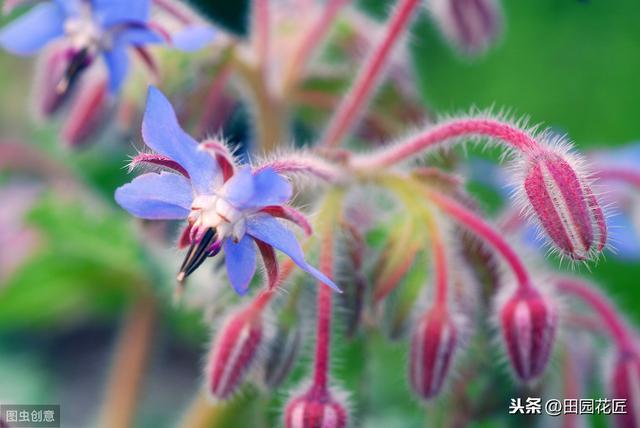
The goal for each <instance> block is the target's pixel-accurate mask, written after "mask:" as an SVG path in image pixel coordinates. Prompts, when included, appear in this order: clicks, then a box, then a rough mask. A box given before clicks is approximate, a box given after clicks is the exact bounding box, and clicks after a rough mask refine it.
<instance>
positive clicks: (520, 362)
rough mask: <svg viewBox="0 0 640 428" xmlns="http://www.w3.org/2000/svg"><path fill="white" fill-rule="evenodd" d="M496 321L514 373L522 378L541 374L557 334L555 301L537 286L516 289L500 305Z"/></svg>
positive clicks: (528, 378) (524, 379)
mask: <svg viewBox="0 0 640 428" xmlns="http://www.w3.org/2000/svg"><path fill="white" fill-rule="evenodd" d="M499 322H500V328H501V330H502V338H503V340H504V345H505V348H506V351H507V354H508V356H509V360H510V362H511V366H512V367H513V370H514V372H515V375H516V376H517V377H518V378H519V379H520V380H522V381H525V382H528V381H530V380H533V379H534V378H536V377H538V376H540V375H542V373H543V372H544V370H545V369H546V367H547V364H548V362H549V358H550V356H551V350H552V349H553V345H554V341H555V336H556V330H557V325H558V313H557V309H556V307H555V305H554V304H553V303H552V302H551V301H550V300H549V299H548V298H546V297H545V296H543V295H542V294H541V293H540V292H538V291H536V290H522V291H521V290H518V291H516V293H515V294H514V295H513V296H512V297H511V298H509V299H507V300H506V301H505V302H504V303H503V304H502V305H501V306H500V307H499Z"/></svg>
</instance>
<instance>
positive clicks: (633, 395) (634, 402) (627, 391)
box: [610, 353, 640, 428]
mask: <svg viewBox="0 0 640 428" xmlns="http://www.w3.org/2000/svg"><path fill="white" fill-rule="evenodd" d="M610 390H611V394H612V396H613V397H612V398H614V399H619V400H625V401H624V403H625V404H626V405H625V408H624V411H623V412H622V411H621V412H619V414H617V415H616V426H617V427H619V428H638V427H640V356H639V355H638V353H621V354H620V355H618V357H617V358H616V361H615V366H614V368H613V372H612V374H611V379H610Z"/></svg>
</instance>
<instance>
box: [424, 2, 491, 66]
mask: <svg viewBox="0 0 640 428" xmlns="http://www.w3.org/2000/svg"><path fill="white" fill-rule="evenodd" d="M428 5H429V10H430V12H431V15H432V16H433V18H434V20H435V21H436V23H437V24H438V26H439V27H440V30H441V31H442V32H443V33H444V35H445V36H446V37H447V38H448V39H449V40H450V41H451V43H453V44H454V45H455V46H456V47H457V48H458V49H460V51H462V53H464V54H467V55H477V54H480V53H482V52H483V51H484V50H485V49H486V48H487V47H488V46H489V45H490V44H491V43H493V42H494V41H495V39H496V38H497V37H498V34H499V33H500V29H501V27H502V17H501V14H500V8H499V7H498V4H497V1H496V0H431V1H430V2H429V3H428Z"/></svg>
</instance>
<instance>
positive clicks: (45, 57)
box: [34, 44, 71, 117]
mask: <svg viewBox="0 0 640 428" xmlns="http://www.w3.org/2000/svg"><path fill="white" fill-rule="evenodd" d="M70 61H71V55H70V54H69V48H68V47H67V46H66V45H64V44H55V45H53V46H51V47H48V48H47V49H45V51H44V53H43V54H42V57H41V58H40V59H39V60H38V66H37V67H36V75H35V85H34V101H35V104H36V105H37V109H38V113H39V114H41V115H42V116H44V117H49V116H51V115H52V114H54V113H55V112H56V111H57V110H58V109H59V108H60V106H62V104H63V103H64V101H65V100H66V99H67V97H68V95H69V93H70V91H69V90H67V91H60V90H59V89H58V85H59V84H60V81H62V79H63V78H64V75H65V72H66V70H67V67H68V66H69V63H70Z"/></svg>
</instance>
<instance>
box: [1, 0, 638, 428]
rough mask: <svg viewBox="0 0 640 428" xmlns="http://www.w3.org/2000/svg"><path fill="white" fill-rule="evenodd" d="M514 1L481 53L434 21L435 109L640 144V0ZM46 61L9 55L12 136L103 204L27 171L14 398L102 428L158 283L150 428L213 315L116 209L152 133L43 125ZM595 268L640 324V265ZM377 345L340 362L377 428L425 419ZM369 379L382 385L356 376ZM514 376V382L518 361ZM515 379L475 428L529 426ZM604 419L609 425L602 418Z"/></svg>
mask: <svg viewBox="0 0 640 428" xmlns="http://www.w3.org/2000/svg"><path fill="white" fill-rule="evenodd" d="M197 3H198V2H195V4H196V6H198V7H200V9H201V10H202V11H203V12H204V13H206V14H208V15H209V16H210V17H211V18H212V19H214V20H215V21H216V22H217V23H219V24H220V25H223V26H225V27H227V28H229V29H230V30H232V31H234V32H236V33H238V34H240V35H241V34H243V32H244V30H245V22H246V18H245V14H246V10H247V4H246V1H239V0H236V1H234V2H229V1H224V0H215V1H204V0H203V1H202V2H200V3H201V4H197ZM361 6H362V7H363V8H365V9H367V10H368V11H369V12H370V13H371V14H372V15H373V16H374V17H379V18H382V17H384V16H385V15H386V11H387V8H388V6H389V5H388V3H387V2H384V1H376V0H368V1H364V2H362V4H361ZM503 8H504V15H505V25H506V27H505V31H504V34H503V36H502V38H501V40H500V42H499V43H498V44H497V45H496V46H495V47H493V48H492V49H490V50H489V52H488V53H487V54H486V56H483V57H481V58H478V59H474V60H469V59H465V58H461V57H460V56H459V55H457V54H456V53H455V52H454V51H453V50H452V49H451V48H450V46H449V45H447V44H446V43H445V42H444V41H443V40H442V38H441V36H440V35H439V33H438V32H437V30H436V29H435V28H434V25H433V23H432V22H431V21H429V20H428V19H426V16H425V15H424V14H422V16H421V17H420V19H419V20H418V22H417V23H416V25H415V26H414V31H413V33H412V36H411V38H410V45H411V55H412V61H413V63H414V65H415V69H416V76H417V79H418V81H417V82H416V83H417V87H418V88H420V92H421V95H422V98H423V100H424V102H425V103H426V105H428V106H429V107H430V108H431V109H432V110H433V111H435V112H436V113H439V114H447V113H454V112H468V111H470V109H471V107H473V106H476V107H479V108H486V107H491V106H493V107H494V109H496V110H500V109H502V108H508V109H509V111H511V112H513V113H514V114H515V115H518V116H520V115H527V116H529V117H530V118H531V121H532V122H535V123H537V122H543V123H545V124H546V125H550V126H553V127H554V128H557V129H559V130H562V131H564V132H567V133H568V134H569V136H570V137H571V138H572V139H573V140H575V142H576V144H577V146H578V147H579V148H580V149H581V150H587V149H594V148H604V147H612V146H621V145H624V144H627V143H630V142H633V141H636V140H639V139H640V120H639V116H640V107H639V106H638V103H639V100H640V25H638V22H640V3H639V2H638V1H637V0H617V1H615V2H611V1H607V0H591V1H577V0H536V1H514V0H506V1H503ZM32 70H33V62H32V61H31V60H28V59H19V58H16V57H13V56H9V55H8V54H6V53H4V52H0V140H1V141H2V142H3V143H6V142H17V143H19V144H25V143H26V144H28V147H29V152H25V153H31V152H35V153H38V154H39V155H41V157H42V159H39V160H38V161H37V162H36V163H35V164H34V165H36V168H41V169H46V168H48V167H49V166H51V165H49V164H48V162H50V163H51V164H55V167H53V166H51V167H52V168H60V170H61V172H59V174H60V176H65V175H67V174H68V175H70V176H72V177H73V182H74V183H76V182H79V183H81V184H80V185H79V186H81V187H82V188H83V189H85V190H86V189H90V192H91V194H92V197H91V198H86V197H82V198H78V197H77V194H78V192H80V193H82V192H84V191H85V190H78V188H76V187H75V186H76V185H77V184H76V185H71V184H69V183H67V182H66V181H64V180H62V182H61V183H58V184H56V185H55V186H51V183H47V182H42V181H41V180H32V179H31V177H29V176H28V175H27V176H24V177H23V176H22V175H20V174H19V179H20V180H21V181H22V182H24V183H26V185H28V186H29V187H31V186H35V187H36V188H37V192H36V193H37V196H36V197H34V199H33V201H32V203H30V204H28V208H26V211H27V215H26V220H25V224H24V225H12V226H11V227H16V228H17V227H27V228H29V229H31V230H33V231H35V234H36V235H37V238H36V239H35V244H34V246H33V250H32V251H30V252H29V256H28V258H27V259H26V261H25V262H24V263H23V264H21V266H20V267H19V268H17V269H16V270H11V271H10V272H9V271H7V272H4V273H3V272H0V281H1V285H0V402H12V403H59V404H61V406H62V417H63V426H65V427H66V426H69V427H87V426H92V425H93V424H94V423H95V421H96V418H97V416H98V415H100V413H101V411H104V409H101V408H100V406H101V403H102V401H103V398H104V391H105V385H106V384H108V381H109V376H110V373H111V372H110V369H111V367H112V364H113V360H112V357H113V354H114V349H115V346H116V343H118V340H119V339H121V333H119V332H120V326H121V325H122V324H123V323H124V322H125V321H124V320H126V317H127V316H131V313H132V311H133V312H134V313H135V311H136V310H139V309H140V308H137V307H136V306H135V305H136V304H137V303H136V302H137V301H138V297H139V296H140V294H141V293H142V294H144V293H148V292H149V290H153V293H155V294H156V295H158V296H160V297H159V298H158V300H159V303H158V306H159V307H158V309H157V314H156V315H157V317H156V320H155V324H154V328H153V343H152V345H151V346H152V348H151V354H150V360H149V367H148V370H147V373H146V379H145V381H144V382H143V394H142V395H141V402H140V403H139V404H140V408H139V411H138V413H137V418H136V426H139V427H143V428H144V427H164V426H172V425H173V424H174V423H175V422H176V421H178V420H179V419H180V417H181V415H182V413H183V412H184V410H185V408H186V407H187V406H188V404H189V402H190V400H191V398H192V396H193V395H194V394H195V391H196V390H197V388H198V387H199V385H200V380H201V367H202V363H201V360H202V355H203V352H204V349H205V348H206V344H207V343H208V340H209V329H210V326H208V325H206V324H205V323H203V322H202V317H201V314H200V312H199V310H197V309H188V308H184V307H180V308H176V307H173V306H172V305H171V295H170V294H171V291H170V290H171V287H172V285H173V284H172V282H171V281H172V277H173V273H172V272H173V270H174V267H175V266H171V265H170V263H171V262H169V265H168V266H158V261H157V259H155V258H154V257H153V256H152V255H153V254H152V253H153V242H152V243H144V244H141V243H140V240H139V239H138V237H139V230H138V229H137V227H136V225H135V224H134V222H133V220H132V219H131V218H130V217H129V216H128V215H126V214H125V213H124V212H123V211H121V210H120V209H118V207H117V206H116V205H115V204H114V202H113V199H112V194H113V190H114V189H115V187H116V186H117V185H119V184H121V183H123V182H124V181H126V180H127V175H126V169H125V168H124V166H125V163H126V158H125V157H123V155H125V154H131V153H132V144H131V142H132V141H134V140H136V141H137V140H139V135H138V134H137V133H132V134H125V133H123V134H122V135H118V136H115V137H114V136H113V135H111V136H110V137H109V139H110V141H99V142H98V143H97V144H94V145H92V146H89V147H87V148H85V149H82V150H81V151H71V150H68V149H64V148H63V147H61V145H60V144H58V141H57V131H56V130H57V124H55V123H53V124H42V123H37V122H36V121H34V120H33V119H32V115H31V114H30V112H31V105H30V103H31V102H30V91H31V83H32ZM236 128H237V129H235V130H233V129H232V130H231V131H230V132H232V135H231V138H232V139H236V140H241V139H242V138H246V135H245V134H243V132H242V127H241V126H239V127H236ZM114 140H115V141H114ZM0 156H4V157H5V159H4V161H3V159H0V187H1V186H2V183H3V182H8V181H9V180H12V181H14V180H15V179H16V178H15V177H16V174H14V173H12V172H11V171H10V170H11V169H12V166H15V164H14V160H10V159H9V157H8V154H7V152H6V151H5V152H3V151H0ZM20 156H27V155H20ZM39 162H42V163H39ZM47 165H49V166H47ZM474 190H475V191H476V192H477V193H478V194H479V195H481V196H482V197H484V198H486V199H485V200H486V206H487V207H488V209H489V210H491V209H492V207H495V205H496V201H495V198H492V196H491V194H490V193H488V192H485V191H483V189H482V186H480V185H479V186H477V187H476V188H474ZM0 194H3V193H1V192H0ZM5 196H6V195H5ZM13 198H14V199H11V198H9V197H8V196H6V197H5V198H4V200H0V205H5V206H6V205H14V204H19V203H20V201H21V200H22V201H24V197H23V196H18V197H17V199H15V195H14V196H13ZM0 236H1V235H0ZM22 241H23V242H24V240H22ZM20 243H21V239H18V240H14V241H11V245H2V246H1V247H0V258H2V257H5V258H6V257H8V256H9V255H11V254H12V253H13V252H14V251H18V250H17V249H15V248H13V245H19V244H20ZM150 248H151V249H150ZM174 262H175V263H174V264H177V263H178V262H179V260H178V259H176V260H175V261H174ZM0 266H2V265H0ZM582 269H583V268H579V270H582ZM590 269H591V275H592V276H593V277H594V278H595V279H596V281H597V282H598V284H600V285H601V286H602V287H603V288H604V289H606V290H607V291H608V294H609V295H610V296H611V297H612V298H613V299H615V301H616V302H617V304H618V305H619V306H620V307H621V308H622V309H623V310H624V312H625V313H626V314H627V315H628V316H629V318H630V319H631V320H632V322H634V323H636V324H637V325H640V305H638V303H637V302H638V301H639V300H640V281H639V280H638V278H640V264H638V263H634V262H633V261H626V262H623V261H619V260H616V259H615V258H613V257H607V259H606V261H605V262H601V263H599V264H597V265H595V266H591V268H590ZM212 286H215V284H212ZM132 308H133V309H132ZM369 346H370V347H372V349H374V350H375V352H370V353H368V354H367V355H368V357H367V359H368V362H367V364H362V361H363V359H364V358H365V354H364V352H363V349H362V343H359V341H358V340H356V341H355V342H353V343H348V344H338V349H337V352H338V354H339V360H340V363H339V365H337V367H336V368H335V373H336V376H337V377H338V378H340V379H343V380H344V382H345V383H346V385H347V386H348V389H350V390H352V391H353V390H355V391H357V390H359V388H360V389H361V388H363V387H370V389H371V390H372V391H376V394H375V395H374V396H371V397H369V399H368V400H367V403H366V404H363V403H362V402H359V400H358V399H356V400H355V401H356V404H357V405H358V406H359V407H358V412H359V413H366V414H367V418H366V420H364V421H363V423H364V426H366V427H374V428H375V427H401V426H402V427H420V426H425V425H424V424H425V422H424V421H425V420H426V418H427V416H425V411H424V409H423V408H422V407H421V406H420V405H418V404H417V402H416V401H415V400H414V399H412V398H410V396H409V393H408V390H407V387H406V385H405V380H404V377H403V376H402V373H404V364H405V352H406V351H405V350H404V348H403V347H401V346H396V345H389V344H386V342H385V341H384V340H382V338H374V339H373V340H372V341H371V342H370V343H369ZM479 358H487V359H488V361H490V360H491V358H493V357H492V356H491V355H486V356H479ZM303 360H304V359H303ZM301 364H302V365H303V364H304V361H302V363H301ZM365 371H366V372H365ZM298 377H299V376H298ZM362 378H365V379H366V380H365V382H367V383H368V385H367V386H363V385H357V384H358V382H360V383H361V382H363V381H362ZM504 382H505V384H507V383H508V382H509V379H508V376H507V375H506V370H505V376H504ZM500 388H501V387H500V385H498V386H497V387H496V391H495V394H496V397H492V399H493V400H497V401H498V408H502V409H503V410H504V412H503V413H504V414H503V415H498V416H492V417H490V418H488V419H487V420H486V421H483V422H478V423H477V424H476V425H474V427H485V428H489V427H492V428H493V427H496V428H497V427H511V426H516V425H515V423H516V422H515V421H516V419H514V418H512V417H509V416H507V415H506V409H507V406H508V398H509V394H510V393H511V392H513V391H514V390H513V389H512V388H510V387H507V386H505V387H504V389H503V390H502V389H500ZM593 388H594V389H593V390H594V396H602V392H600V393H598V392H597V391H601V390H600V389H598V388H599V385H594V386H593ZM281 399H282V397H281V396H279V397H276V398H274V399H273V400H271V401H265V400H264V399H257V398H255V394H254V393H252V392H251V391H249V392H245V393H244V394H242V396H241V397H240V398H239V399H238V402H237V403H236V404H235V405H236V406H238V408H241V409H242V411H239V412H236V416H234V417H235V418H236V419H234V417H231V418H229V419H228V420H226V422H224V424H221V425H220V426H227V427H241V426H242V427H245V426H246V427H249V426H250V427H254V426H256V427H258V426H259V425H254V424H255V423H257V422H255V421H257V420H258V419H256V418H255V415H260V414H264V413H265V412H266V413H267V414H268V415H269V419H268V420H269V422H261V423H262V424H263V426H275V425H270V424H275V423H276V422H275V421H277V417H278V409H279V408H280V404H279V403H280V401H281ZM365 405H366V408H363V406H365ZM439 411H441V410H440V409H439V408H438V407H437V406H434V407H433V408H429V409H428V410H427V413H426V414H427V415H430V416H431V417H433V418H437V414H438V412H439ZM238 415H239V416H238ZM237 418H239V419H237ZM517 423H518V424H525V426H526V425H527V424H529V425H530V424H532V423H533V422H532V421H530V420H529V421H527V420H523V421H519V422H517ZM538 423H539V424H540V423H541V424H542V425H541V426H551V425H546V424H547V422H544V421H542V422H540V421H539V420H538ZM590 423H592V424H593V425H592V426H596V427H600V426H607V423H606V420H605V419H604V418H603V417H600V418H593V419H592V420H591V421H590ZM549 424H551V422H549ZM436 426H437V425H436Z"/></svg>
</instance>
